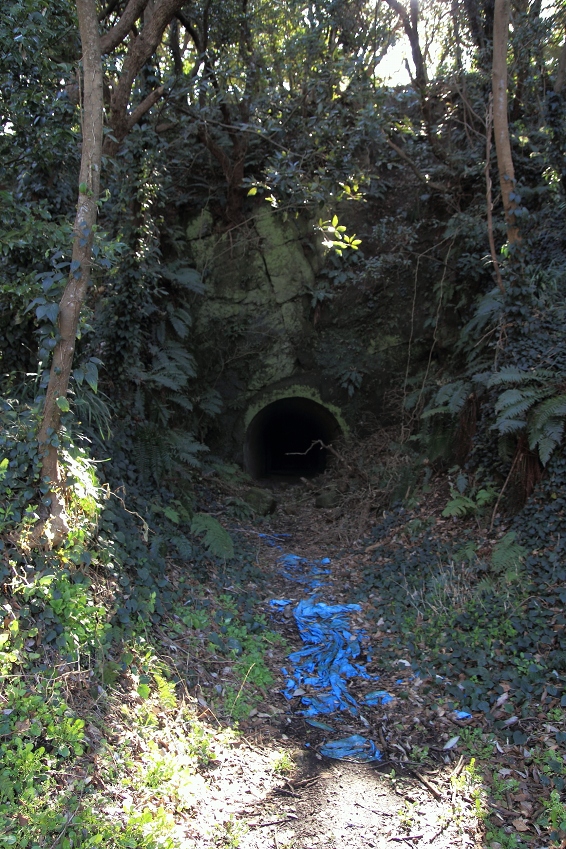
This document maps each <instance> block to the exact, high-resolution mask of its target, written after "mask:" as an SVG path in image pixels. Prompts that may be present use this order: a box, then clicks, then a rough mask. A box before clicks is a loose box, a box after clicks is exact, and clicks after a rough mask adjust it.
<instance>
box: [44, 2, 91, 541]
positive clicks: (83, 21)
mask: <svg viewBox="0 0 566 849" xmlns="http://www.w3.org/2000/svg"><path fill="white" fill-rule="evenodd" d="M77 13H78V19H79V30H80V36H81V45H82V54H83V55H82V72H83V74H82V77H83V78H82V86H83V92H82V103H83V113H82V153H81V168H80V177H79V199H78V203H77V213H76V217H75V226H74V241H73V254H72V262H71V271H70V274H69V279H68V281H67V285H66V287H65V291H64V293H63V297H62V298H61V302H60V304H59V319H58V322H59V339H58V341H57V344H56V346H55V349H54V352H53V362H52V364H51V372H50V376H49V384H48V386H47V393H46V397H45V407H44V410H43V420H42V423H41V427H40V430H39V436H38V439H39V446H40V451H41V452H42V453H43V477H44V478H48V480H49V484H50V492H49V496H50V498H51V506H50V511H49V512H50V515H49V518H48V520H47V521H46V522H45V523H43V524H42V526H41V528H38V532H39V535H41V534H43V535H44V537H46V538H47V541H48V542H49V543H50V544H51V545H57V544H58V543H59V542H61V540H62V539H63V538H64V537H65V535H66V534H67V532H68V524H67V517H66V514H65V504H64V501H63V495H62V491H61V487H62V482H61V479H60V471H59V451H58V438H57V433H58V430H59V427H60V422H61V407H63V408H65V401H66V398H67V391H68V388H69V378H70V375H71V368H72V365H73V354H74V351H75V341H76V338H77V330H78V326H79V317H80V312H81V307H82V305H83V302H84V299H85V295H86V290H87V286H88V282H89V277H90V268H91V262H92V242H93V227H94V224H95V223H96V212H97V201H98V196H99V192H100V165H101V158H102V110H103V87H102V83H103V77H102V61H101V53H100V38H99V33H98V16H97V12H96V2H95V0H77ZM37 541H39V540H37Z"/></svg>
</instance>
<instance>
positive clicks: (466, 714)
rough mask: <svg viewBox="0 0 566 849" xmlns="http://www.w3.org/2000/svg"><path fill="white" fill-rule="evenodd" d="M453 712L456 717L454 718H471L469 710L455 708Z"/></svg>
mask: <svg viewBox="0 0 566 849" xmlns="http://www.w3.org/2000/svg"><path fill="white" fill-rule="evenodd" d="M453 713H454V716H455V717H456V719H471V718H472V714H471V713H470V712H469V710H455V711H454V712H453Z"/></svg>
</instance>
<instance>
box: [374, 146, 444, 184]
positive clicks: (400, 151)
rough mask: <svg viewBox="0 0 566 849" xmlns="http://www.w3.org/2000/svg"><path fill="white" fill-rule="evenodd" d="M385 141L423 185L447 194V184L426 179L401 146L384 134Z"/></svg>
mask: <svg viewBox="0 0 566 849" xmlns="http://www.w3.org/2000/svg"><path fill="white" fill-rule="evenodd" d="M385 141H386V142H387V144H388V145H389V147H390V148H391V149H392V150H394V151H395V153H396V154H397V156H400V157H401V159H402V160H403V161H404V162H406V163H407V165H408V166H409V168H410V169H411V171H412V172H413V174H415V176H416V177H418V179H419V180H420V181H421V183H424V184H425V186H428V188H429V189H434V191H437V192H442V193H443V194H447V193H448V191H449V189H448V186H445V185H444V184H443V183H435V182H434V181H433V180H428V179H427V178H426V176H425V175H424V174H423V173H422V171H420V170H419V168H418V166H417V165H415V163H414V162H413V160H412V159H411V158H410V156H407V154H406V153H405V151H404V150H403V148H401V147H399V146H398V145H396V144H395V142H394V141H391V139H390V138H389V136H385Z"/></svg>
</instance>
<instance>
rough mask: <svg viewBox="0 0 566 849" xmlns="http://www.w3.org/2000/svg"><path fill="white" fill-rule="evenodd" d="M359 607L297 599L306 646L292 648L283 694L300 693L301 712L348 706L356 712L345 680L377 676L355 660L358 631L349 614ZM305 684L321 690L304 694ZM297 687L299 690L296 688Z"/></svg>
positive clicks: (358, 647) (296, 613) (297, 615)
mask: <svg viewBox="0 0 566 849" xmlns="http://www.w3.org/2000/svg"><path fill="white" fill-rule="evenodd" d="M356 610H360V605H359V604H325V603H324V602H313V601H310V600H303V601H300V602H299V604H298V605H297V607H296V608H295V610H294V611H293V615H294V617H295V621H296V623H297V627H298V629H299V633H300V635H301V638H302V640H303V642H304V643H306V648H304V649H300V650H299V651H295V652H292V653H291V654H290V655H289V660H290V662H291V663H292V670H291V673H290V676H289V678H288V679H287V684H286V686H285V690H284V695H285V697H286V698H287V699H292V698H293V697H294V696H295V695H301V696H303V698H302V700H301V702H302V704H303V705H305V709H304V710H302V711H300V713H302V714H303V715H304V716H316V715H317V714H328V713H334V711H337V710H349V711H350V712H351V713H353V714H357V713H358V705H357V702H356V699H355V698H354V697H353V696H352V695H351V694H350V693H349V692H348V686H347V682H348V680H349V679H350V678H354V677H359V678H366V679H367V680H377V678H378V677H379V676H372V675H370V674H369V673H368V672H367V671H366V668H365V666H364V665H363V664H361V663H354V660H355V659H356V658H357V657H359V655H360V654H361V653H362V647H361V643H360V641H361V638H362V634H361V632H356V633H353V632H352V631H351V630H350V623H349V614H350V613H352V612H353V611H356ZM304 688H309V689H314V690H321V691H323V692H321V693H320V695H319V694H317V695H304ZM297 691H298V692H297Z"/></svg>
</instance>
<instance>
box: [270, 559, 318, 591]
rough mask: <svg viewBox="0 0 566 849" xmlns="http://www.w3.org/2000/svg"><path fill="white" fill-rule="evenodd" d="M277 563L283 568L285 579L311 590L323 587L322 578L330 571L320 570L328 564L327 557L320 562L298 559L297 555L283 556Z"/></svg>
mask: <svg viewBox="0 0 566 849" xmlns="http://www.w3.org/2000/svg"><path fill="white" fill-rule="evenodd" d="M279 562H280V563H281V564H282V565H283V567H284V569H283V576H284V577H285V578H287V579H288V580H289V581H295V583H297V584H303V585H304V586H307V587H310V589H311V590H315V589H318V587H321V586H323V584H324V581H323V580H322V578H323V576H324V575H329V574H330V569H323V568H321V567H322V566H328V564H329V563H330V558H328V557H323V559H322V560H307V559H306V558H305V557H299V555H298V554H284V555H283V556H282V557H280V558H279Z"/></svg>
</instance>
